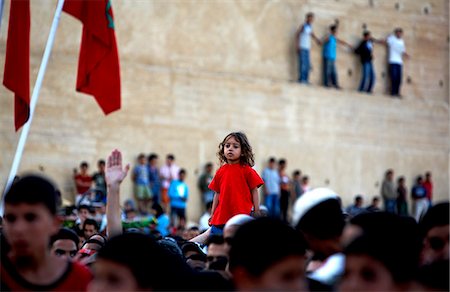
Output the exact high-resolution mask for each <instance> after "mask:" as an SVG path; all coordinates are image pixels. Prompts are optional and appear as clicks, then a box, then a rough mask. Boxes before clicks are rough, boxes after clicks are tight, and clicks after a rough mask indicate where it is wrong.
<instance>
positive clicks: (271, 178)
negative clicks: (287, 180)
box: [262, 168, 281, 195]
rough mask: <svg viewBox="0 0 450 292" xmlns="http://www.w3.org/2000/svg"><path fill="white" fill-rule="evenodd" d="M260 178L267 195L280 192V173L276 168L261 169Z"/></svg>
mask: <svg viewBox="0 0 450 292" xmlns="http://www.w3.org/2000/svg"><path fill="white" fill-rule="evenodd" d="M262 179H263V180H264V185H265V187H266V190H267V194H268V195H278V194H280V182H281V181H280V174H279V173H278V170H276V169H271V168H266V169H264V170H263V173H262Z"/></svg>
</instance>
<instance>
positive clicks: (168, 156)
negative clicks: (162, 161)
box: [166, 154, 175, 160]
mask: <svg viewBox="0 0 450 292" xmlns="http://www.w3.org/2000/svg"><path fill="white" fill-rule="evenodd" d="M166 158H167V159H169V160H175V156H174V155H173V154H167V156H166Z"/></svg>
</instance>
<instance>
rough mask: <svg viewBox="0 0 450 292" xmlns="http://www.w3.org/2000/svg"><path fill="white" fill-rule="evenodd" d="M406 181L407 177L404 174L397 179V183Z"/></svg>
mask: <svg viewBox="0 0 450 292" xmlns="http://www.w3.org/2000/svg"><path fill="white" fill-rule="evenodd" d="M404 181H405V177H404V176H401V177H399V178H398V179H397V183H401V182H404Z"/></svg>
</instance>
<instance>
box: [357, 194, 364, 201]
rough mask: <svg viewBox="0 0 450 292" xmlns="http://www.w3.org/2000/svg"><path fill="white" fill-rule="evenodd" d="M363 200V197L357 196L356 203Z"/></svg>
mask: <svg viewBox="0 0 450 292" xmlns="http://www.w3.org/2000/svg"><path fill="white" fill-rule="evenodd" d="M362 199H363V197H362V196H361V195H357V196H356V197H355V202H356V201H362Z"/></svg>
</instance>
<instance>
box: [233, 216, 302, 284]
mask: <svg viewBox="0 0 450 292" xmlns="http://www.w3.org/2000/svg"><path fill="white" fill-rule="evenodd" d="M305 247H306V243H305V241H304V239H303V238H302V236H301V235H300V234H299V233H298V232H296V231H295V230H294V229H293V228H292V227H290V226H288V225H286V224H285V223H283V222H281V221H278V220H275V219H272V218H259V219H256V220H253V221H250V222H248V223H245V224H244V225H242V226H241V227H240V228H239V229H238V230H237V232H236V234H235V236H234V238H233V243H232V246H231V250H230V264H229V268H230V271H231V273H232V274H233V277H234V282H235V285H236V289H237V290H241V291H242V290H246V291H249V290H259V291H261V290H265V291H292V290H295V291H303V290H305V289H306V285H305Z"/></svg>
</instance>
